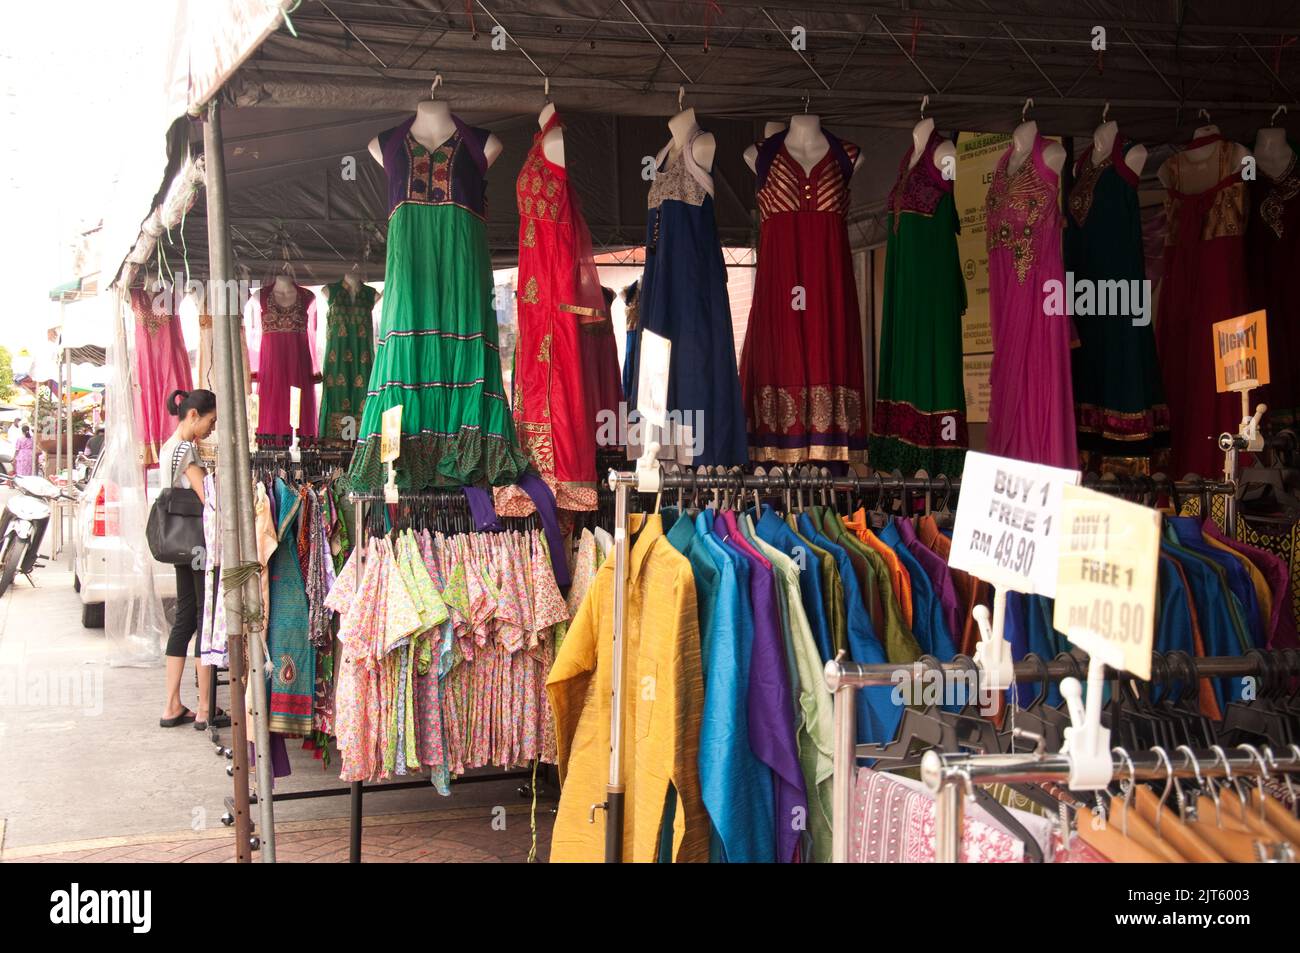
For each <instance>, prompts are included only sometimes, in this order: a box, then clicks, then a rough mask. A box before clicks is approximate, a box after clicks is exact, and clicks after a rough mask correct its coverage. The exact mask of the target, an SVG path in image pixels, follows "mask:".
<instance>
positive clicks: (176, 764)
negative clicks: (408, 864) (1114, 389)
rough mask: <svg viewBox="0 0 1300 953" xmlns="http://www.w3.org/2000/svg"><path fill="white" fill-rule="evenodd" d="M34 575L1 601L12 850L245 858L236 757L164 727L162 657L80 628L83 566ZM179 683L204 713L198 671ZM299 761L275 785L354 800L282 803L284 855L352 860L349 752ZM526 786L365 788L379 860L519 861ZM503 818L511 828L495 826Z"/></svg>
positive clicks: (202, 737) (20, 853)
mask: <svg viewBox="0 0 1300 953" xmlns="http://www.w3.org/2000/svg"><path fill="white" fill-rule="evenodd" d="M35 578H36V582H37V586H38V588H35V589H33V588H32V587H31V586H30V585H29V584H28V583H27V582H26V580H22V579H20V580H18V581H17V583H15V585H14V587H13V589H12V590H11V591H10V592H9V593H7V594H6V595H5V596H4V597H3V598H2V599H0V860H4V861H20V860H36V859H59V860H92V861H119V860H121V861H144V860H161V859H167V860H180V861H191V862H192V861H209V860H218V861H220V860H228V859H233V856H234V846H233V833H234V832H233V828H227V827H224V826H222V825H221V823H220V817H221V815H222V814H223V813H224V812H225V804H224V801H225V798H226V797H228V796H229V795H230V794H231V793H232V783H231V780H230V778H229V777H227V775H226V771H225V768H226V765H227V764H228V763H229V762H228V761H227V760H226V759H225V758H223V757H220V756H218V755H217V753H216V750H215V749H214V747H213V745H212V743H211V742H210V741H209V740H208V736H207V734H206V733H205V732H197V731H194V730H193V729H192V727H189V726H183V727H180V728H172V729H162V728H159V727H158V717H159V709H160V707H161V704H162V693H163V671H162V668H161V665H158V666H152V667H143V668H124V667H113V666H111V665H110V664H109V661H110V654H109V648H108V644H107V642H106V639H105V636H104V632H103V630H90V629H83V628H82V627H81V603H80V600H79V599H78V597H77V595H76V594H75V593H74V592H73V590H72V574H71V572H69V571H67V570H66V569H65V568H64V564H59V563H51V564H49V565H48V566H44V567H42V568H40V569H38V570H37V571H36V573H35ZM182 686H183V687H182V698H183V700H184V701H185V703H186V704H187V705H188V706H189V707H190V708H192V709H193V708H195V707H197V699H196V693H195V687H194V679H193V669H192V668H189V667H187V669H186V676H185V680H184V682H183V683H182ZM226 692H227V689H225V688H223V689H222V690H221V696H220V698H221V701H220V704H221V705H222V707H223V708H229V707H230V705H229V704H228V702H227V701H226V699H227V698H228V695H227V694H226ZM222 741H223V743H225V744H229V742H230V732H229V730H228V729H227V730H226V731H224V732H223V733H222ZM289 756H290V762H291V764H292V767H293V773H292V775H291V776H289V777H287V778H281V779H279V780H277V782H276V791H277V792H290V791H303V790H309V789H311V790H315V789H331V790H337V791H338V792H339V794H340V795H341V796H338V797H323V798H315V799H309V800H297V801H290V802H280V803H277V804H276V805H275V817H276V832H277V857H278V859H281V860H292V859H311V860H314V861H315V860H321V861H324V860H340V859H342V860H346V859H347V844H348V841H347V814H348V807H349V799H348V797H347V796H346V794H347V788H348V785H346V784H345V783H343V782H341V781H339V780H338V762H337V755H336V756H335V760H334V762H333V763H332V764H331V766H330V768H329V769H325V768H323V767H322V764H321V762H319V761H317V760H315V759H314V758H313V757H312V756H311V754H310V752H306V751H303V750H302V749H301V747H300V743H299V742H296V741H290V742H289ZM520 783H521V782H520V781H519V780H517V779H516V780H504V781H503V780H487V781H481V782H477V783H473V784H455V783H453V785H452V794H451V796H450V797H447V798H443V797H440V796H439V795H438V794H437V792H436V791H434V789H433V787H432V785H428V786H418V787H414V788H410V789H406V790H395V791H380V790H378V787H379V786H378V785H376V786H373V787H372V786H369V785H368V786H367V787H366V797H365V810H366V814H367V817H366V820H365V831H364V834H363V840H362V843H363V846H364V849H365V851H366V859H367V860H396V861H410V860H420V859H424V858H427V859H429V860H474V859H482V860H500V861H522V860H524V859H525V858H526V856H527V853H528V847H529V842H530V840H531V838H530V835H529V832H528V828H529V825H528V810H529V802H528V801H527V800H525V799H524V798H523V797H521V796H520V794H519V790H518V789H519V786H520ZM554 803H555V802H554V800H553V799H551V800H546V799H543V800H542V801H541V802H540V803H539V826H540V828H541V831H542V832H544V833H539V842H540V843H539V848H545V847H546V846H549V843H550V823H551V816H550V814H549V811H550V810H551V808H553V806H554ZM521 812H522V813H521ZM252 813H253V818H254V823H255V824H256V823H257V821H258V811H257V808H256V807H254V809H253V812H252ZM503 815H504V817H505V818H506V830H505V831H497V830H494V829H493V828H492V826H491V823H490V822H491V819H492V818H493V817H498V818H500V817H501V816H503ZM380 828H383V830H382V831H381V830H380ZM539 852H540V853H541V855H542V856H543V857H544V856H545V850H544V849H542V850H540V851H539Z"/></svg>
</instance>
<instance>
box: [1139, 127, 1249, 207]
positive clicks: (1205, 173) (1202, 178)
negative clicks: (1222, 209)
mask: <svg viewBox="0 0 1300 953" xmlns="http://www.w3.org/2000/svg"><path fill="white" fill-rule="evenodd" d="M1218 134H1219V127H1218V126H1216V125H1214V124H1213V123H1211V124H1209V125H1206V126H1201V127H1200V128H1199V129H1197V130H1196V132H1194V133H1192V138H1193V139H1202V138H1204V137H1206V136H1215V135H1218ZM1230 145H1231V146H1232V166H1233V168H1234V169H1236V170H1238V171H1239V170H1240V169H1241V160H1242V159H1244V158H1246V156H1248V155H1250V150H1248V149H1247V148H1246V147H1245V146H1243V145H1242V144H1241V143H1239V142H1233V143H1230ZM1218 155H1219V143H1217V142H1210V143H1207V144H1205V145H1203V146H1197V147H1196V148H1195V149H1184V150H1183V151H1182V152H1180V153H1177V154H1176V155H1172V156H1170V157H1169V158H1168V159H1166V160H1165V161H1164V164H1163V165H1161V166H1160V171H1159V172H1157V173H1156V175H1157V177H1158V178H1159V179H1160V184H1161V185H1163V186H1164V187H1165V188H1167V189H1168V188H1173V184H1174V172H1173V166H1172V163H1173V162H1175V161H1177V162H1178V163H1179V173H1180V175H1179V181H1178V190H1179V191H1180V192H1185V193H1187V194H1189V195H1195V194H1196V193H1198V192H1204V191H1205V190H1206V189H1212V188H1214V187H1215V186H1216V185H1218V184H1219V163H1218V161H1217V158H1218ZM1232 171H1233V170H1232V169H1230V170H1229V173H1230V174H1231V172H1232Z"/></svg>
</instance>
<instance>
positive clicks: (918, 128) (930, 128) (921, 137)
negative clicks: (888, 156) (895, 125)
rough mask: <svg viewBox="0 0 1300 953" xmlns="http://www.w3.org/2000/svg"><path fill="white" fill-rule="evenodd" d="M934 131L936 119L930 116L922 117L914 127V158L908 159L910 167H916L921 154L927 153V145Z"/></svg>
mask: <svg viewBox="0 0 1300 953" xmlns="http://www.w3.org/2000/svg"><path fill="white" fill-rule="evenodd" d="M933 132H934V120H933V119H930V118H929V117H926V118H925V119H922V120H921V121H920V122H918V123H917V124H916V125H915V126H914V127H913V128H912V158H911V159H910V160H909V161H908V168H915V166H916V164H917V163H918V162H920V161H921V156H922V155H924V154H925V147H926V145H927V144H928V143H929V141H930V135H931V134H932V133H933Z"/></svg>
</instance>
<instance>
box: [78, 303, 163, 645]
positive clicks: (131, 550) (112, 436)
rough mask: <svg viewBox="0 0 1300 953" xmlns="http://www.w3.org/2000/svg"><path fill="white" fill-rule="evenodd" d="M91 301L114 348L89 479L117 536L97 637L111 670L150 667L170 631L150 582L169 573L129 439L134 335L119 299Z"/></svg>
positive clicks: (109, 553) (135, 451)
mask: <svg viewBox="0 0 1300 953" xmlns="http://www.w3.org/2000/svg"><path fill="white" fill-rule="evenodd" d="M98 300H99V302H100V303H101V306H102V307H103V310H104V312H105V313H104V315H103V320H104V323H105V325H106V326H108V327H112V328H113V342H112V344H111V345H110V346H109V349H108V364H107V365H106V367H105V371H106V379H107V381H108V387H107V388H106V389H105V394H104V413H105V426H104V449H103V451H102V452H103V456H104V459H103V461H102V462H101V463H100V465H99V469H98V471H97V474H96V476H97V477H98V478H100V479H102V480H103V481H104V484H105V504H106V513H107V515H108V517H109V519H108V522H109V525H110V527H112V526H113V525H114V523H115V524H116V529H117V535H116V536H114V537H110V539H112V540H113V541H114V542H115V543H116V545H113V546H110V547H109V548H108V551H107V574H108V582H109V586H110V595H109V598H108V599H107V600H106V602H105V605H104V635H105V637H106V638H107V639H108V645H109V664H110V665H116V666H122V665H153V664H157V663H158V662H159V661H160V660H161V658H162V646H163V642H164V640H165V637H166V635H167V632H168V630H169V628H170V625H169V623H168V621H167V617H166V613H165V611H164V607H163V602H162V598H161V597H160V595H159V593H158V591H157V590H156V588H155V575H157V574H160V573H161V574H164V575H165V574H166V573H169V572H171V571H172V569H171V567H170V566H162V565H161V564H159V563H157V562H155V561H154V558H153V555H152V554H151V553H150V552H149V545H148V543H147V542H145V535H144V528H145V523H146V521H147V519H148V515H149V499H148V493H147V490H146V473H145V469H144V466H143V464H142V463H141V460H140V446H139V444H138V442H137V441H136V439H135V433H136V426H135V410H134V406H133V401H132V398H131V394H132V386H131V366H132V365H131V360H132V354H131V349H132V347H133V341H134V335H130V334H128V333H127V328H128V326H129V323H130V321H131V320H132V317H131V307H130V304H129V302H128V300H127V298H126V297H125V295H124V294H123V293H122V292H121V291H115V292H110V293H108V294H104V295H101V296H100V297H99V299H98ZM157 474H158V471H157V470H154V471H152V477H151V479H153V480H154V481H155V483H156V481H157V479H158V476H157ZM114 516H115V519H114Z"/></svg>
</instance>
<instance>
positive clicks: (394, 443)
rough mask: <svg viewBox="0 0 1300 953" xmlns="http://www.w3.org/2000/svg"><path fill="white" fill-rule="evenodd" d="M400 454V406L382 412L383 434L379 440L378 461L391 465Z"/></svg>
mask: <svg viewBox="0 0 1300 953" xmlns="http://www.w3.org/2000/svg"><path fill="white" fill-rule="evenodd" d="M401 452H402V406H401V404H398V405H397V406H396V407H390V408H388V410H385V411H384V422H383V432H382V434H381V436H380V440H379V461H380V462H381V463H392V462H393V461H394V460H396V459H397V458H398V456H399V455H400V454H401Z"/></svg>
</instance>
